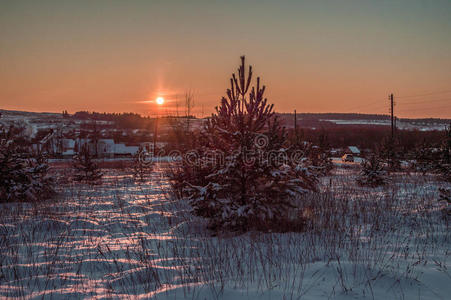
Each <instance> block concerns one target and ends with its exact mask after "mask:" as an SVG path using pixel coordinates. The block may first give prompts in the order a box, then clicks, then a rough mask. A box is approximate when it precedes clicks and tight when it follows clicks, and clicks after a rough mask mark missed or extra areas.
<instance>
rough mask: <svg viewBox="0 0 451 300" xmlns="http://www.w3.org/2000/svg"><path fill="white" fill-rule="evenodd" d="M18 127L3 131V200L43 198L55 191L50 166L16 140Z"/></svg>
mask: <svg viewBox="0 0 451 300" xmlns="http://www.w3.org/2000/svg"><path fill="white" fill-rule="evenodd" d="M13 132H14V129H13V128H10V130H2V132H1V141H0V202H13V201H40V200H45V199H48V198H50V197H51V196H52V195H53V194H54V182H53V179H52V177H50V176H49V175H48V171H49V166H48V164H47V161H46V160H45V158H44V156H43V155H42V154H41V153H38V154H36V155H33V154H32V153H29V152H27V151H26V149H25V148H23V147H20V146H19V145H17V144H16V142H15V140H16V139H15V137H14V135H13Z"/></svg>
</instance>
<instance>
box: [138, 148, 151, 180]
mask: <svg viewBox="0 0 451 300" xmlns="http://www.w3.org/2000/svg"><path fill="white" fill-rule="evenodd" d="M152 170H153V163H152V160H151V156H150V154H149V153H148V152H147V150H146V149H145V148H144V147H142V146H140V147H139V149H138V151H137V152H136V153H135V155H133V177H134V178H135V180H136V181H138V182H144V181H145V180H146V179H147V178H149V176H150V174H151V172H152Z"/></svg>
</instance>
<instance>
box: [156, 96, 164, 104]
mask: <svg viewBox="0 0 451 300" xmlns="http://www.w3.org/2000/svg"><path fill="white" fill-rule="evenodd" d="M156 102H157V104H158V105H162V104H163V103H164V98H163V97H158V98H157V100H156Z"/></svg>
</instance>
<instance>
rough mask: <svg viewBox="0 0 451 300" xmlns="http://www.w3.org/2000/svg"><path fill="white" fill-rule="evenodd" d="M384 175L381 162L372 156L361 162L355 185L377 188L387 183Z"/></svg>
mask: <svg viewBox="0 0 451 300" xmlns="http://www.w3.org/2000/svg"><path fill="white" fill-rule="evenodd" d="M386 175H387V174H386V172H385V171H384V167H383V165H382V163H381V160H380V159H379V158H378V157H377V156H376V155H373V156H371V157H370V158H369V159H368V160H364V161H363V162H362V171H360V174H359V176H358V177H357V183H358V184H359V185H361V186H369V187H377V186H380V185H384V184H386V183H387V177H386Z"/></svg>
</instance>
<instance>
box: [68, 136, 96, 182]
mask: <svg viewBox="0 0 451 300" xmlns="http://www.w3.org/2000/svg"><path fill="white" fill-rule="evenodd" d="M72 164H73V167H74V169H75V176H74V179H75V180H76V181H85V182H89V183H97V182H98V180H99V179H101V178H102V176H103V173H102V172H101V171H100V169H99V167H98V165H97V164H96V163H95V162H94V160H93V159H92V155H91V154H90V153H89V146H88V144H87V143H85V144H83V145H82V146H81V147H80V151H79V152H78V153H77V154H76V155H75V156H74V157H73V159H72Z"/></svg>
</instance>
